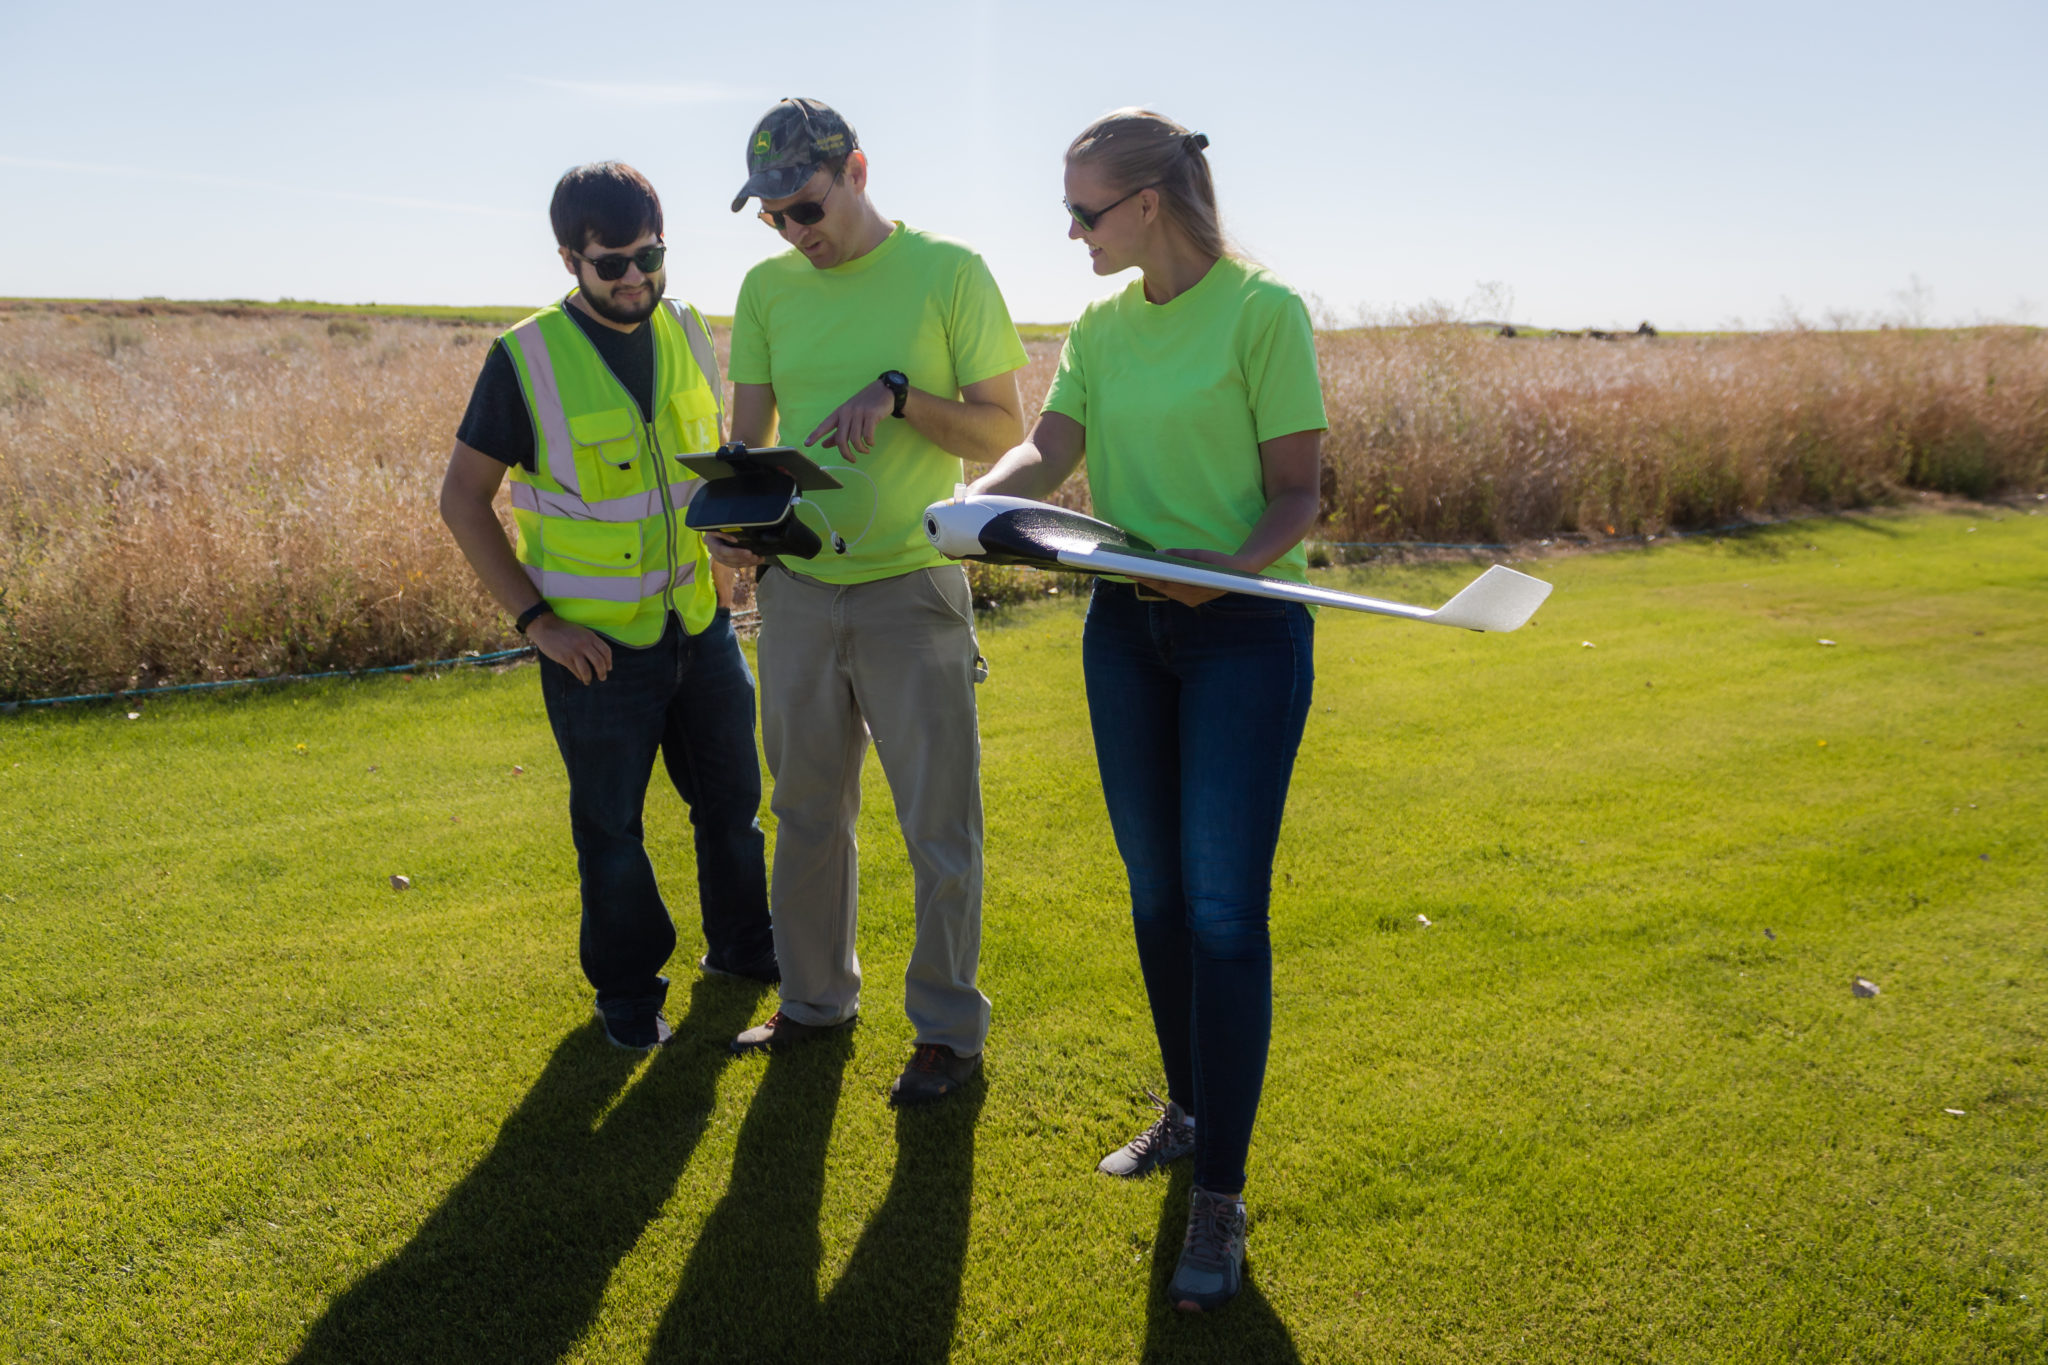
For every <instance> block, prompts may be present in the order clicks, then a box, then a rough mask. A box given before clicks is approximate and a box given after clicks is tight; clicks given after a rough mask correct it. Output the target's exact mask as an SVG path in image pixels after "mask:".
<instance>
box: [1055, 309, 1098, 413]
mask: <svg viewBox="0 0 2048 1365" xmlns="http://www.w3.org/2000/svg"><path fill="white" fill-rule="evenodd" d="M1080 332H1081V323H1080V322H1076V323H1075V324H1074V325H1073V326H1072V327H1069V328H1068V329H1067V339H1066V340H1065V341H1063V342H1061V343H1060V367H1059V368H1058V369H1057V370H1055V371H1053V376H1052V388H1051V389H1049V390H1047V391H1046V395H1045V410H1046V411H1047V412H1056V413H1058V414H1060V416H1062V417H1071V418H1073V419H1074V420H1075V421H1076V422H1079V423H1080V424H1081V425H1082V426H1084V427H1085V426H1087V425H1088V372H1087V371H1086V370H1084V369H1082V368H1081V349H1080V347H1078V346H1076V345H1075V344H1074V339H1075V338H1076V337H1077V336H1079V335H1080Z"/></svg>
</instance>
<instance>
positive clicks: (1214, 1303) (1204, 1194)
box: [1166, 1185, 1245, 1313]
mask: <svg viewBox="0 0 2048 1365" xmlns="http://www.w3.org/2000/svg"><path fill="white" fill-rule="evenodd" d="M1244 1222H1245V1216H1244V1200H1242V1199H1240V1198H1238V1197H1237V1196H1236V1195H1234V1194H1211V1193H1209V1191H1207V1190H1205V1189H1203V1188H1202V1187H1201V1186H1199V1185H1197V1186H1195V1188H1194V1189H1193V1191H1191V1192H1190V1194H1189V1196H1188V1235H1187V1240H1186V1241H1185V1242H1183V1243H1182V1244H1181V1248H1180V1264H1179V1265H1177V1266H1175V1267H1174V1268H1173V1280H1172V1281H1171V1282H1170V1283H1169V1284H1168V1285H1167V1286H1166V1297H1167V1298H1168V1299H1170V1300H1172V1302H1173V1306H1174V1307H1175V1308H1178V1309H1179V1310H1180V1311H1181V1312H1183V1313H1203V1312H1207V1311H1208V1310H1209V1309H1212V1308H1221V1307H1222V1306H1223V1305H1224V1304H1226V1303H1228V1302H1230V1300H1231V1299H1233V1298H1235V1297H1236V1296H1237V1291H1238V1288H1239V1287H1240V1286H1241V1285H1242V1284H1243V1283H1244Z"/></svg>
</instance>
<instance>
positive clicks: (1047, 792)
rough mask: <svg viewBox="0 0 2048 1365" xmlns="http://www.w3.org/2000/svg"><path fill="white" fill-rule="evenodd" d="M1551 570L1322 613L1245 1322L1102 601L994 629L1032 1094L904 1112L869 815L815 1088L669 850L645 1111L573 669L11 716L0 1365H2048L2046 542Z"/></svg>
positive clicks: (2007, 526)
mask: <svg viewBox="0 0 2048 1365" xmlns="http://www.w3.org/2000/svg"><path fill="white" fill-rule="evenodd" d="M1536 571H1537V572H1539V573H1542V574H1543V575H1545V576H1546V577H1549V578H1551V579H1553V580H1554V581H1555V582H1556V583H1557V584H1558V590H1557V593H1556V594H1555V596H1553V597H1552V599H1551V601H1550V602H1549V604H1548V605H1546V607H1545V608H1544V609H1543V611H1542V612H1541V613H1540V614H1539V616H1538V618H1537V621H1536V623H1535V624H1534V625H1533V626H1532V627H1530V628H1529V629H1527V630H1525V631H1523V632H1521V633H1519V634H1515V635H1511V636H1479V635H1472V634H1465V633H1455V632H1450V631H1444V630H1433V629H1425V628H1419V627H1415V626H1410V625H1405V624H1399V623H1394V622H1389V621H1385V620H1378V619H1371V618H1364V617H1356V616H1349V615H1345V614H1341V613H1336V612H1325V613H1323V615H1322V619H1321V621H1320V622H1319V625H1318V631H1319V640H1318V647H1317V657H1318V667H1319V669H1320V678H1319V680H1318V690H1317V698H1316V705H1315V711H1314V714H1313V717H1312V720H1311V723H1310V727H1309V733H1308V737H1307V740H1306V743H1305V746H1304V750H1303V754H1302V759H1301V764H1300V768H1299V770H1298V773H1297V776H1296V779H1295V784H1294V791H1293V801H1292V805H1291V808H1290V814H1289V819H1288V824H1287V829H1286V834H1285V837H1284V839H1283V842H1282V847H1281V852H1280V859H1279V865H1278V869H1277V871H1276V876H1275V887H1274V906H1273V915H1274V933H1275V942H1276V955H1277V968H1276V974H1277V991H1278V1005H1277V1035H1276V1039H1275V1046H1274V1054H1273V1063H1272V1068H1271V1073H1270V1076H1269V1079H1268V1083H1267V1092H1266V1093H1267V1100H1266V1104H1265V1107H1264V1109H1263V1110H1262V1113H1261V1118H1260V1127H1259V1131H1258V1134H1257V1137H1256V1140H1255V1142H1254V1147H1253V1170H1252V1184H1251V1186H1250V1188H1249V1190H1248V1191H1247V1194H1248V1198H1249V1200H1250V1203H1251V1207H1252V1210H1253V1219H1254V1221H1253V1228H1252V1254H1251V1285H1252V1288H1251V1289H1250V1290H1249V1291H1248V1292H1247V1293H1246V1294H1245V1295H1244V1296H1243V1298H1242V1299H1240V1301H1238V1302H1237V1303H1236V1304H1234V1305H1232V1306H1231V1307H1230V1308H1229V1309H1228V1310H1226V1311H1225V1312H1224V1313H1222V1314H1220V1315H1217V1316H1215V1317H1213V1318H1210V1319H1208V1320H1193V1321H1188V1320H1181V1319H1179V1318H1178V1317H1176V1316H1175V1315H1173V1314H1172V1313H1170V1312H1168V1311H1165V1310H1164V1309H1163V1308H1162V1306H1161V1302H1160V1296H1159V1292H1158V1291H1159V1287H1160V1285H1161V1283H1162V1282H1163V1278H1164V1276H1165V1275H1166V1274H1167V1273H1168V1272H1170V1270H1171V1267H1172V1262H1173V1256H1174V1253H1175V1251H1176V1250H1177V1248H1178V1240H1179V1222H1180V1219H1181V1218H1182V1216H1183V1211H1184V1205H1185V1200H1186V1183H1187V1182H1186V1175H1185V1172H1184V1171H1183V1172H1181V1173H1180V1174H1178V1175H1175V1176H1173V1177H1171V1178H1167V1177H1154V1178H1152V1179H1150V1180H1146V1181H1141V1182H1136V1183H1132V1184H1121V1183H1117V1182H1113V1181H1110V1180H1108V1179H1106V1178H1104V1177H1101V1176H1098V1175H1096V1174H1095V1173H1094V1171H1093V1167H1094V1163H1095V1161H1096V1159H1097V1158H1098V1157H1099V1156H1100V1155H1101V1153H1102V1152H1103V1151H1105V1150H1107V1149H1108V1148H1110V1147H1113V1146H1115V1145H1117V1144H1118V1143H1120V1142H1122V1141H1123V1140H1125V1139H1126V1138H1127V1137H1128V1136H1130V1134H1131V1133H1132V1132H1133V1131H1135V1129H1136V1128H1137V1127H1138V1126H1141V1125H1142V1123H1143V1121H1144V1120H1145V1119H1146V1118H1147V1117H1149V1111H1148V1110H1147V1109H1146V1108H1145V1106H1144V1104H1143V1102H1142V1091H1143V1090H1144V1088H1145V1087H1146V1086H1147V1085H1158V1084H1159V1077H1158V1074H1157V1071H1156V1062H1155V1059H1154V1057H1153V1050H1152V1044H1151V1040H1150V1033H1149V1026H1148V1023H1147V1018H1146V1012H1145V1008H1144V1005H1143V999H1142V995H1141V992H1140V988H1139V984H1138V977H1137V967H1136V962H1135V960H1134V956H1133V953H1132V949H1131V946H1130V940H1129V932H1128V928H1127V924H1126V910H1125V906H1124V903H1123V898H1122V884H1121V869H1120V865H1119V863H1118V861H1117V859H1116V856H1115V853H1114V850H1113V849H1112V847H1111V845H1110V842H1109V837H1108V831H1107V825H1106V821H1105V818H1104V815H1103V812H1102V807H1101V798H1100V794H1099V791H1098V789H1097V786H1096V783H1095V779H1094V770H1093V762H1092V757H1091V749H1090V743H1089V739H1088V731H1087V725H1086V718H1085V711H1084V707H1083V703H1082V699H1081V693H1080V682H1079V630H1080V618H1079V615H1078V613H1077V612H1076V611H1075V610H1074V608H1073V607H1072V606H1070V605H1068V604H1066V603H1065V601H1064V600H1062V601H1061V602H1055V603H1049V604H1047V605H1046V606H1044V607H1042V608H1037V609H1033V610H1029V611H1026V612H1022V613H1019V614H1017V615H1015V616H1013V617H1011V618H1009V619H1007V620H1006V621H1003V622H1001V623H996V624H991V625H990V626H988V627H987V628H986V629H985V631H984V640H983V644H984V650H985V652H986V653H987V655H988V656H989V658H990V659H991V660H992V662H993V665H994V673H993V676H992V677H991V679H990V681H989V683H988V685H987V687H986V688H985V689H984V692H983V697H982V702H983V707H984V711H983V717H984V722H983V736H984V745H985V750H986V757H985V764H986V767H985V786H986V793H987V804H988V810H989V814H990V831H989V875H988V887H989V895H988V905H987V945H986V954H985V957H984V963H983V984H984V986H985V988H986V990H987V991H988V993H989V995H990V996H991V998H992V999H993V1000H994V1002H995V1010H996V1016H995V1018H996V1025H995V1030H996V1031H995V1034H994V1036H993V1038H992V1040H991V1043H990V1048H989V1052H988V1063H987V1067H986V1070H985V1082H984V1083H982V1084H980V1085H977V1086H976V1087H975V1088H974V1089H973V1090H972V1091H971V1092H970V1093H969V1094H967V1095H965V1096H963V1097H960V1098H958V1099H956V1100H955V1101H952V1102H950V1103H949V1105H948V1106H947V1107H943V1108H940V1109H937V1110H932V1111H927V1112H918V1113H909V1114H904V1115H901V1116H899V1115H897V1114H895V1113H894V1112H892V1111H891V1110H890V1109H889V1108H888V1107H887V1105H886V1103H885V1100H884V1092H885V1089H886V1087H887V1084H888V1082H889V1080H890V1078H891V1077H892V1076H893V1075H894V1073H895V1072H896V1070H897V1069H898V1068H899V1067H900V1065H901V1064H902V1061H903V1059H904V1058H905V1056H906V1055H907V1052H908V1044H909V1033H908V1026H907V1024H906V1022H905V1020H904V1018H903V1015H902V1009H901V987H900V976H901V972H902V969H903V966H904V963H905V959H906V953H907V945H908V896H907V884H908V877H907V870H906V866H905V862H904V858H903V856H902V851H901V845H900V843H899V841H898V840H897V838H896V836H895V833H894V829H893V824H892V815H891V806H890V802H889V798H888V793H887V788H886V786H885V785H884V784H883V783H882V781H881V780H880V777H879V774H878V772H874V771H872V770H871V774H870V782H869V786H868V795H867V805H866V809H865V812H864V815H863V822H864V847H865V852H866V855H867V857H866V864H865V869H864V874H865V891H866V896H865V900H866V905H867V907H868V911H867V915H866V918H865V923H864V925H863V938H862V945H861V946H862V949H863V961H864V963H865V965H866V968H867V971H868V981H869V991H868V995H867V998H866V1001H865V1010H864V1022H863V1026H862V1027H861V1028H860V1029H859V1030H858V1031H857V1033H856V1034H855V1035H854V1036H853V1037H852V1038H851V1040H850V1041H849V1043H848V1044H847V1045H845V1046H843V1047H835V1046H823V1047H818V1048H813V1049H811V1050H809V1051H801V1052H794V1053H790V1054H788V1055H786V1056H784V1057H780V1058H776V1059H774V1060H769V1061H762V1060H759V1059H750V1060H740V1061H733V1060H728V1059H727V1057H726V1056H725V1054H724V1052H723V1050H722V1045H723V1042H724V1040H725V1039H726V1038H727V1037H728V1036H729V1035H730V1034H731V1033H733V1032H734V1031H736V1030H737V1029H738V1028H740V1027H743V1026H744V1025H745V1024H746V1023H748V1022H750V1021H752V1020H755V1019H758V1018H761V1017H764V1016H765V1015H766V1013H767V1011H768V1009H769V1008H770V1001H769V999H768V998H766V997H765V996H762V995H760V994H758V993H757V992H754V991H751V990H747V989H742V988H740V987H737V986H735V985H733V984H730V983H726V982H722V981H719V982H714V981H705V980H701V979H698V978H697V977H696V975H695V973H694V971H693V970H692V969H691V967H690V965H689V964H690V963H691V962H693V961H694V959H695V955H696V952H697V951H698V946H697V945H698V939H697V935H696V933H695V929H694V925H693V920H694V904H693V897H692V896H691V895H690V888H691V886H692V881H691V877H690V874H689V870H688V860H689V854H688V841H687V836H686V827H685V826H684V824H683V821H682V818H681V815H680V812H679V807H678V804H677V803H676V802H675V800H674V799H673V796H672V795H666V796H665V798H664V799H658V800H656V801H655V802H654V803H653V807H652V811H651V814H650V821H649V833H650V840H651V842H652V843H653V845H654V847H655V848H656V850H657V861H658V865H659V867H660V868H661V869H662V871H663V872H664V874H665V884H666V886H667V887H668V889H669V891H670V892H671V894H672V896H673V897H674V899H675V901H676V903H677V905H678V907H679V910H680V914H679V917H680V918H681V919H682V920H683V921H684V922H685V926H686V931H685V933H684V941H683V947H682V948H681V949H679V950H678V953H677V957H676V960H675V962H674V963H673V964H672V974H673V975H674V976H675V978H676V982H677V984H676V987H675V990H674V992H673V994H672V995H671V999H670V1015H671V1018H672V1019H673V1020H674V1021H675V1023H676V1025H677V1034H678V1040H677V1043H676V1044H675V1045H674V1046H672V1047H671V1048H669V1049H668V1050H667V1051H666V1052H664V1053H663V1054H662V1055H660V1056H659V1057H658V1058H657V1059H655V1060H652V1061H647V1062H638V1061H636V1060H634V1059H631V1058H628V1057H626V1056H625V1055H624V1054H620V1053H616V1052H614V1051H612V1050H610V1049H608V1048H607V1047H606V1046H605V1045H604V1044H603V1042H602V1041H601V1039H600V1038H598V1036H597V1035H596V1032H595V1030H594V1028H593V1026H592V1025H591V1024H590V1022H589V1021H588V996H587V991H586V987H585V986H584V984H583V981H582V978H581V976H580V974H579V972H578V971H577V968H576V961H575V923H576V908H575V907H576V895H575V883H574V872H573V862H572V855H571V851H570V848H569V841H568V830H567V820H566V815H565V810H564V797H565V789H564V783H563V780H562V777H561V774H560V769H559V763H558V761H557V759H556V757H555V755H554V752H553V747H552V743H551V740H550V738H549V735H548V731H547V728H546V724H545V721H544V719H543V717H542V715H541V710H540V703H539V697H538V695H537V689H536V686H535V681H534V675H533V672H532V670H531V669H529V668H517V669H513V670H510V671H508V672H506V673H503V674H500V675H495V676H493V675H487V674H462V675H452V676H447V677H442V678H438V679H422V680H419V681H407V680H401V679H387V680H380V681H370V682H362V683H355V684H335V685H311V686H304V687H299V688H296V689H290V690H277V691H272V692H268V693H266V694H264V695H260V696H246V695H245V696H240V697H233V698H230V697H221V696H214V697H199V698H193V699H189V700H182V701H158V702H154V703H151V704H150V705H148V706H147V707H145V708H143V709H142V714H141V718H140V719H137V720H129V719H127V718H126V712H125V710H124V709H112V708H101V707H94V708H85V709H76V710H67V711H64V712H60V713H56V714H33V715H31V714H23V715H17V716H13V717H8V718H4V719H0V813H4V828H0V1358H5V1359H9V1360H24V1361H60V1360H61V1361H125V1360H133V1361H152V1362H153V1361H160V1360H161V1361H187V1360H189V1361H216V1360H232V1361H241V1360H280V1359H289V1358H293V1357H298V1358H302V1359H306V1360H313V1361H336V1362H340V1361H376V1360H390V1361H467V1360H477V1361H492V1362H497V1361H552V1360H557V1359H566V1360H574V1361H592V1362H596V1361H605V1362H612V1361H642V1360H660V1361H666V1360H693V1359H702V1360H763V1361H777V1362H782V1361H808V1360H830V1361H863V1360H873V1361H884V1360H890V1361H893V1360H937V1359H943V1358H948V1357H949V1356H950V1358H952V1359H955V1360H961V1361H1041V1360H1057V1361H1072V1362H1082V1361H1097V1360H1135V1359H1141V1358H1142V1359H1153V1360H1160V1361H1180V1360H1190V1361H1209V1360H1213V1361H1265V1360H1273V1361H1287V1360H1295V1359H1301V1360H1317V1361H1367V1360H1441V1361H1470V1360H1551V1361H1582V1360H1657V1361H1715V1362H1721V1361H1746V1360H1757V1361H1769V1360H1783V1359H1803V1360H1814V1361H1840V1360H1868V1361H1894V1360H1943V1361H1948V1360H2011V1361H2037V1360H2040V1359H2041V1358H2042V1357H2043V1353H2044V1350H2048V1314H2044V1311H2043V1299H2044V1296H2048V1194H2044V1181H2048V1075H2044V1069H2048V1053H2044V1047H2043V1042H2044V1034H2048V915H2044V911H2043V899H2044V896H2043V888H2044V887H2048V856H2044V851H2043V847H2042V831H2043V830H2044V828H2048V784H2044V778H2048V707H2044V702H2048V515H2030V514H2029V513H2028V512H2027V511H2026V510H2024V509H2021V510H2013V509H1996V508H1978V509H1972V510H1967V511H1964V512H1941V513H1922V514H1917V515H1911V516H1883V517H1872V518H1867V519H1844V520H1835V521H1828V522H1815V523H1804V524H1798V525H1792V526H1785V527H1780V528H1776V529H1773V530H1769V531H1763V532H1757V533H1752V534H1750V535H1747V536H1743V537H1739V538H1731V539H1727V540H1720V541H1707V540H1696V541H1687V542H1683V543H1679V544H1676V545H1671V546H1668V547H1660V548H1657V549H1654V550H1650V551H1644V552H1630V553H1619V554H1612V555H1606V556H1598V557H1574V558H1560V559H1555V560H1550V561H1545V562H1543V563H1541V564H1540V565H1539V566H1538V567H1537V569H1536ZM1471 572H1472V570H1471V569H1470V568H1469V567H1466V566H1457V567H1454V566H1435V567H1426V568H1416V569H1409V570H1403V571H1394V572H1388V571H1381V572H1371V571H1359V572H1354V573H1353V574H1352V575H1351V576H1350V577H1349V578H1348V579H1345V580H1343V581H1348V582H1350V583H1352V584H1354V585H1356V586H1359V587H1362V588H1363V589H1365V590H1367V591H1373V592H1377V593H1380V594H1382V595H1389V596H1408V597H1411V598H1414V599H1430V600H1436V599H1440V598H1441V597H1443V596H1446V595H1448V593H1449V591H1450V590H1451V589H1452V588H1453V587H1454V586H1455V584H1456V583H1457V582H1458V581H1460V580H1462V579H1463V578H1465V577H1467V576H1469V575H1470V573H1471ZM1823 640H1830V641H1833V642H1834V643H1833V644H1832V645H1826V644H1822V643H1820V642H1821V641H1823ZM1589 646H1590V647H1589ZM521 767H523V768H524V772H523V773H520V772H518V771H516V768H521ZM393 873H400V874H404V875H406V876H409V877H410V878H411V879H412V889H411V890H409V891H406V892H403V893H400V892H394V891H393V890H392V889H391V887H390V885H389V883H388V881H387V878H388V877H389V876H390V875H391V874H393ZM1425 918H1426V919H1427V921H1428V923H1427V925H1426V926H1425V924H1424V923H1423V920H1424V919H1425ZM1858 976H1863V977H1867V978H1868V979H1870V980H1872V981H1874V982H1876V983H1877V984H1878V985H1879V987H1880V988H1881V992H1882V993H1881V994H1879V995H1877V996H1876V997H1874V998H1857V997H1856V996H1854V995H1853V994H1852V993H1851V989H1850V987H1851V982H1852V980H1853V979H1854V978H1856V977H1858ZM1951 1110H1953V1111H1960V1112H1956V1113H1951V1112H1949V1111H1951Z"/></svg>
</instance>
